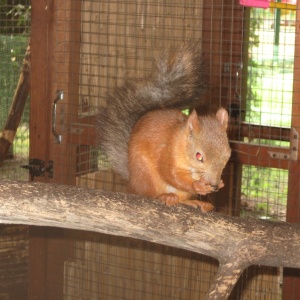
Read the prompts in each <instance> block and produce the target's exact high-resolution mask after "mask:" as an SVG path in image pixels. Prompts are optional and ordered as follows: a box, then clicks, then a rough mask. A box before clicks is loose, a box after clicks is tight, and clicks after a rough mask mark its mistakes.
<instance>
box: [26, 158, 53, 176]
mask: <svg viewBox="0 0 300 300" xmlns="http://www.w3.org/2000/svg"><path fill="white" fill-rule="evenodd" d="M21 168H23V169H27V170H29V174H30V177H31V181H33V179H34V177H42V176H45V173H48V177H49V178H53V160H49V163H48V166H45V161H43V160H41V159H38V158H31V159H29V164H28V165H23V166H21Z"/></svg>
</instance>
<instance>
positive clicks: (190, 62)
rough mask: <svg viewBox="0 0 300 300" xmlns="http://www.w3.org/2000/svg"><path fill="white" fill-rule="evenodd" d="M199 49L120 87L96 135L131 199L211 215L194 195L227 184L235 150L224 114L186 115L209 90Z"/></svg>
mask: <svg viewBox="0 0 300 300" xmlns="http://www.w3.org/2000/svg"><path fill="white" fill-rule="evenodd" d="M199 49H200V47H199V45H198V44H188V45H183V46H181V47H180V48H179V49H177V50H176V51H174V52H170V51H165V52H163V53H162V54H161V55H160V56H159V57H158V58H157V59H156V60H155V64H154V66H155V68H154V71H153V72H152V74H151V75H150V76H148V77H146V78H145V79H140V80H131V81H127V82H126V83H125V84H124V86H122V87H120V88H116V89H115V90H114V91H113V92H112V93H111V94H110V95H109V96H108V101H107V106H106V107H105V108H103V109H102V110H101V111H100V113H99V117H98V129H99V130H98V132H99V133H100V143H101V146H102V148H103V149H104V150H105V151H106V153H107V155H108V158H109V161H110V164H111V166H112V168H113V170H115V171H116V172H117V173H119V174H120V175H121V176H122V177H123V178H124V179H126V180H127V181H128V183H129V191H130V192H131V193H134V194H138V195H143V196H147V197H152V198H157V199H159V200H161V201H162V202H163V203H165V204H167V205H174V204H178V203H183V204H187V205H192V206H194V207H200V208H201V210H202V211H203V212H206V211H210V210H211V209H213V206H212V204H210V203H208V202H204V201H200V200H192V197H193V195H194V194H200V195H206V194H208V193H211V192H215V191H217V190H219V189H220V188H222V187H223V186H224V183H223V181H222V180H221V174H222V171H223V169H224V167H225V165H226V163H227V161H228V160H229V158H230V154H231V150H230V147H229V143H228V138H227V133H226V129H227V125H228V113H227V111H226V110H225V109H224V108H220V109H219V110H218V111H217V113H216V114H215V115H208V116H198V115H197V113H196V111H195V110H193V111H192V113H191V114H190V115H189V116H187V115H185V114H183V113H182V112H181V110H182V109H185V108H188V107H193V106H199V105H201V104H202V105H203V100H201V96H202V95H203V94H204V93H205V92H206V91H207V89H208V80H207V77H208V75H207V72H206V71H205V66H204V65H205V62H204V59H203V55H202V53H201V51H200V50H199Z"/></svg>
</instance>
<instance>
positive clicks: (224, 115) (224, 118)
mask: <svg viewBox="0 0 300 300" xmlns="http://www.w3.org/2000/svg"><path fill="white" fill-rule="evenodd" d="M216 117H217V119H218V121H219V122H220V123H221V125H222V126H223V127H224V129H227V127H228V119H229V117H228V112H227V110H226V109H225V108H223V107H221V108H219V110H218V111H217V113H216Z"/></svg>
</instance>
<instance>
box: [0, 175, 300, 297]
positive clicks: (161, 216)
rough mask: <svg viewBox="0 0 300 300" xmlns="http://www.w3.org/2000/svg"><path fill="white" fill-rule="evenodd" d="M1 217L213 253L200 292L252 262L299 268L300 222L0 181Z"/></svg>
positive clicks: (218, 293) (217, 287)
mask: <svg viewBox="0 0 300 300" xmlns="http://www.w3.org/2000/svg"><path fill="white" fill-rule="evenodd" d="M0 223H5V224H26V225H36V226H53V227H63V228H69V229H79V230H88V231H95V232H101V233H105V234H111V235H118V236H124V237H131V238H137V239H142V240H146V241H150V242H155V243H160V244H164V245H168V246H173V247H177V248H181V249H186V250H189V251H194V252H197V253H201V254H204V255H208V256H211V257H214V258H216V259H218V260H219V262H220V268H219V271H218V273H217V276H216V279H215V281H214V283H213V285H212V287H211V289H210V291H209V292H208V294H207V296H206V298H205V299H218V300H220V299H227V297H228V296H229V294H230V292H231V290H232V288H233V286H234V285H235V283H236V281H237V280H238V278H239V276H240V274H241V273H242V271H243V270H244V269H245V268H246V267H248V266H250V265H267V266H275V267H279V266H282V267H293V268H300V226H299V225H298V224H289V223H285V222H272V221H263V220H254V219H243V218H238V217H231V216H226V215H221V214H218V213H210V214H202V213H201V211H200V210H197V209H193V208H190V207H186V206H183V205H179V206H177V207H167V206H164V205H163V204H161V203H159V202H157V201H155V200H153V199H146V198H142V197H138V196H134V195H126V194H121V193H112V192H104V191H99V190H89V189H84V188H77V187H71V186H63V185H55V184H45V183H28V182H17V181H9V180H4V181H0Z"/></svg>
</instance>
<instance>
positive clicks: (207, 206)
mask: <svg viewBox="0 0 300 300" xmlns="http://www.w3.org/2000/svg"><path fill="white" fill-rule="evenodd" d="M180 203H182V204H185V205H189V206H193V207H194V208H198V207H200V209H201V211H202V212H203V213H207V212H211V211H213V210H214V206H213V205H212V204H211V203H209V202H205V201H201V200H182V201H180Z"/></svg>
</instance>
